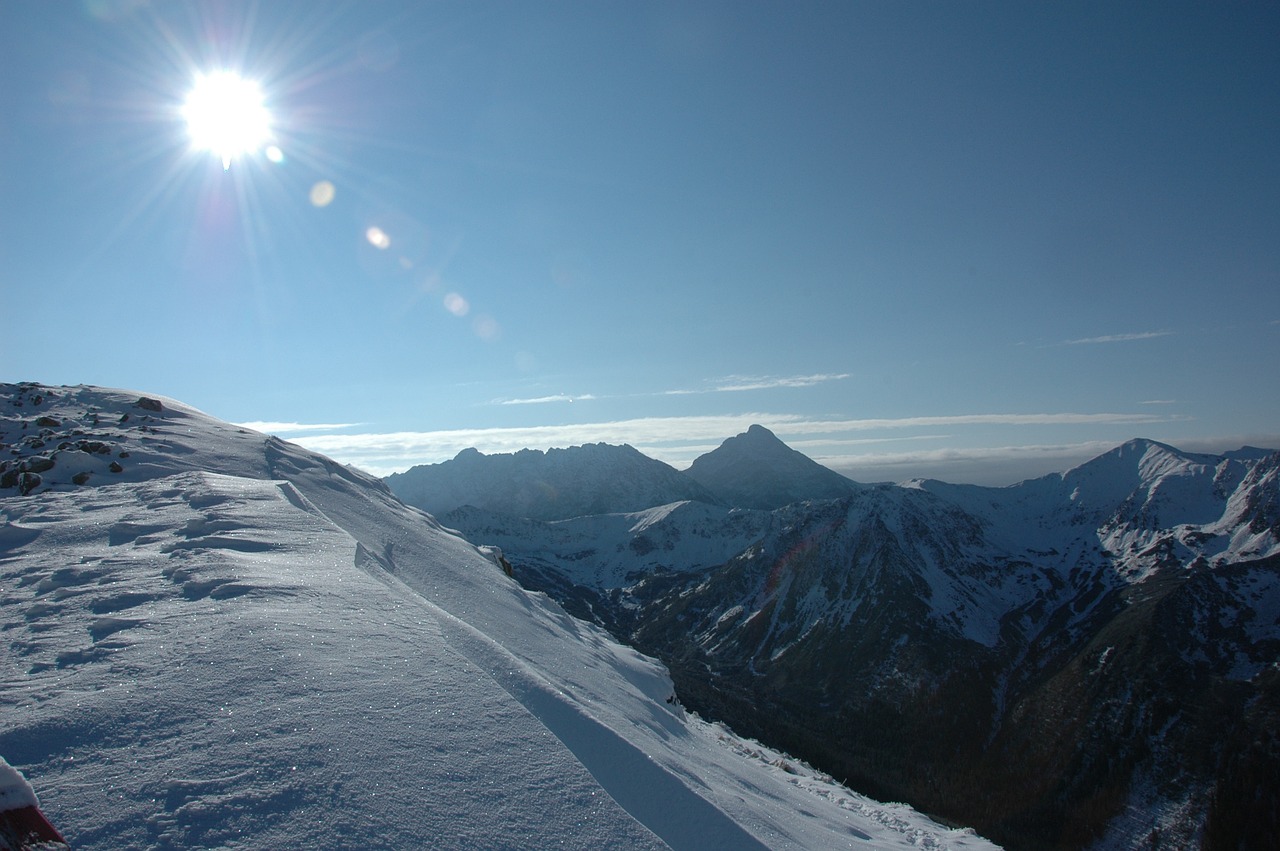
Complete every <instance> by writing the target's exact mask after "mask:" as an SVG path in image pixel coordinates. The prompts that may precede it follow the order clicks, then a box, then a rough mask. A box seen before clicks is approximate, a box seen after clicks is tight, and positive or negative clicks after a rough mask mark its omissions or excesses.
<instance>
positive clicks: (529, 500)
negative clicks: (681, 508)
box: [386, 443, 718, 520]
mask: <svg viewBox="0 0 1280 851" xmlns="http://www.w3.org/2000/svg"><path fill="white" fill-rule="evenodd" d="M386 483H387V486H388V487H390V488H391V490H392V492H393V493H395V494H396V495H397V496H398V497H400V498H401V499H402V500H404V501H405V502H407V503H409V504H410V505H413V506H417V507H418V508H421V509H422V510H424V511H428V512H431V513H432V514H437V515H438V514H443V513H444V512H446V511H451V510H453V509H455V508H458V507H460V506H463V505H472V506H475V507H477V508H482V509H485V510H487V511H494V512H498V513H501V514H510V515H512V516H515V517H531V518H534V519H537V520H561V519H565V518H568V517H580V516H583V515H588V514H611V513H616V512H624V511H640V510H642V509H645V508H650V507H652V506H654V505H663V504H665V503H668V502H676V501H679V500H686V499H693V500H700V501H702V502H711V503H715V502H718V500H717V499H716V497H714V496H713V495H711V494H710V493H708V492H707V491H706V490H705V489H704V488H702V487H701V486H700V485H698V484H697V483H696V482H693V481H690V480H689V479H687V478H685V477H684V476H682V475H681V474H680V473H679V471H677V470H676V469H674V468H673V467H670V466H668V465H667V464H664V463H662V462H661V461H656V460H654V459H652V458H649V457H647V456H645V455H643V454H641V453H640V452H638V451H636V450H635V449H633V448H632V447H630V446H610V445H609V444H605V443H597V444H591V445H587V446H572V447H569V448H568V449H550V450H548V451H546V452H543V451H541V450H537V449H524V450H521V451H520V452H516V453H514V454H497V455H485V454H483V453H481V452H479V451H477V450H475V449H465V450H463V451H462V452H459V453H458V455H457V457H455V458H454V459H453V460H451V461H445V462H443V463H441V464H423V465H419V466H417V467H413V468H411V469H409V470H406V471H405V472H403V473H393V474H392V475H390V476H388V477H387V478H386Z"/></svg>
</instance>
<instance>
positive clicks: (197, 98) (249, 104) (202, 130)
mask: <svg viewBox="0 0 1280 851" xmlns="http://www.w3.org/2000/svg"><path fill="white" fill-rule="evenodd" d="M182 116H183V118H185V119H186V120H187V131H188V132H189V133H190V134H191V144H192V146H193V147H195V149H196V150H201V151H210V152H212V153H213V154H214V155H215V156H217V157H219V158H220V159H221V160H222V167H223V169H229V168H231V161H232V160H234V159H235V158H237V157H239V156H242V155H244V154H251V153H254V152H255V151H257V150H258V149H259V148H260V147H262V146H263V145H264V144H266V143H267V141H268V140H270V138H271V113H270V112H268V111H267V107H266V106H265V105H264V104H263V99H262V90H261V89H260V88H259V87H258V84H257V83H254V82H253V81H251V80H246V79H244V78H243V77H240V76H239V75H237V74H234V73H232V72H230V71H220V72H217V73H214V74H208V75H203V74H202V75H200V76H198V77H196V82H195V86H194V87H193V88H192V89H191V93H190V94H189V95H187V100H186V103H184V104H183V107H182Z"/></svg>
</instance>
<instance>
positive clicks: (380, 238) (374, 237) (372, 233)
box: [364, 225, 391, 251]
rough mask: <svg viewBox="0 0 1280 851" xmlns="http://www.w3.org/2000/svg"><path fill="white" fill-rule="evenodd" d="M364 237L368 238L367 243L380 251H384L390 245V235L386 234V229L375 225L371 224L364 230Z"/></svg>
mask: <svg viewBox="0 0 1280 851" xmlns="http://www.w3.org/2000/svg"><path fill="white" fill-rule="evenodd" d="M364 238H365V239H367V240H369V244H370V245H372V246H373V247H374V248H377V249H379V250H381V251H386V250H387V249H388V248H390V247H391V237H389V236H387V233H386V231H384V230H383V229H382V228H380V227H378V226H377V225H372V226H371V227H370V228H369V229H368V230H366V231H365V232H364Z"/></svg>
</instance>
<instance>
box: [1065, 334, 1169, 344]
mask: <svg viewBox="0 0 1280 851" xmlns="http://www.w3.org/2000/svg"><path fill="white" fill-rule="evenodd" d="M1171 334H1173V332H1172V331H1138V332H1136V333H1132V334H1105V335H1103V336H1101V337H1082V338H1080V339H1079V340H1067V341H1066V344H1067V345H1068V346H1083V345H1091V344H1094V343H1131V342H1133V341H1135V340H1151V339H1154V338H1155V337H1168V336H1170V335H1171Z"/></svg>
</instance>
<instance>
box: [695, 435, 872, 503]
mask: <svg viewBox="0 0 1280 851" xmlns="http://www.w3.org/2000/svg"><path fill="white" fill-rule="evenodd" d="M685 475H686V476H688V477H689V478H691V479H693V480H694V481H695V482H697V483H698V484H700V485H702V486H703V487H705V488H707V489H708V490H710V491H711V492H712V493H714V494H717V495H718V496H719V497H720V498H721V499H723V500H724V501H725V502H727V503H728V504H729V505H735V506H738V507H740V508H764V509H772V508H781V507H782V506H784V505H789V504H790V503H793V502H799V501H801V500H806V499H838V498H840V497H842V496H849V495H850V494H852V493H854V491H855V489H856V487H857V486H856V485H855V484H854V483H853V482H852V481H850V480H849V479H846V478H845V477H844V476H842V475H840V474H839V473H836V472H834V471H832V470H828V469H827V468H826V467H823V466H822V465H821V464H819V463H817V462H816V461H814V460H812V459H811V458H809V457H807V456H805V455H803V454H801V453H799V452H797V451H795V450H794V449H792V448H791V447H790V446H787V445H786V444H785V443H783V442H782V441H781V440H778V438H777V437H776V436H774V434H773V432H771V431H769V430H768V429H767V428H765V427H764V426H760V425H753V426H751V428H749V429H747V430H746V431H745V432H744V433H742V434H740V435H738V436H737V437H731V438H729V439H728V440H726V441H725V442H724V443H722V444H720V446H719V448H717V449H715V450H713V451H711V452H708V453H707V454H706V455H703V456H701V457H699V458H697V459H695V460H694V462H693V464H692V465H691V466H690V467H689V469H688V470H686V471H685Z"/></svg>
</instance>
